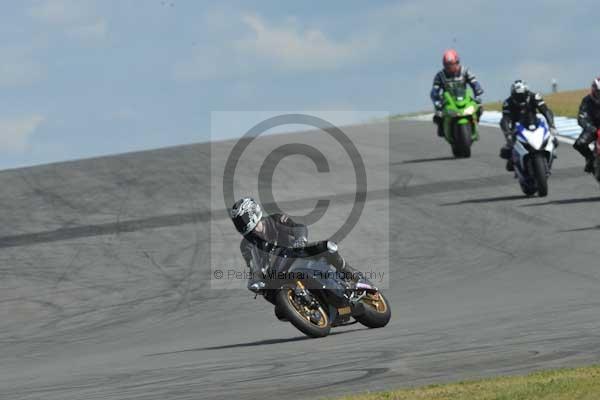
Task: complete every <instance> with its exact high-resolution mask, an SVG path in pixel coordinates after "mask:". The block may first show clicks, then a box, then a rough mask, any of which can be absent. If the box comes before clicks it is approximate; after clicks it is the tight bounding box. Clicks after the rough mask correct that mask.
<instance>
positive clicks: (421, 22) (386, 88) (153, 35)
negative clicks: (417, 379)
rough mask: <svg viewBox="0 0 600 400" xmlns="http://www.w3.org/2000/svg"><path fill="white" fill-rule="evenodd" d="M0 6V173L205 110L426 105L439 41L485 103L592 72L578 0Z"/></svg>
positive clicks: (595, 69) (187, 130) (184, 130)
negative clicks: (475, 81)
mask: <svg viewBox="0 0 600 400" xmlns="http://www.w3.org/2000/svg"><path fill="white" fill-rule="evenodd" d="M5 3H6V4H3V10H2V16H1V17H0V18H1V23H0V168H11V167H16V166H24V165H33V164H40V163H46V162H53V161H61V160H66V159H75V158H83V157H90V156H95V155H105V154H113V153H121V152H126V151H134V150H142V149H151V148H157V147H164V146H171V145H177V144H183V143H194V142H202V141H207V140H210V139H211V129H210V112H211V111H227V110H231V111H253V110H255V111H271V110H303V109H307V110H332V111H334V110H340V111H350V113H347V115H356V116H357V118H358V116H360V117H361V118H364V117H365V116H366V115H369V112H370V111H375V110H383V111H389V112H391V113H397V112H408V111H415V110H422V109H427V108H429V107H430V103H429V99H428V94H429V89H430V85H431V80H432V77H433V74H434V73H435V72H436V71H437V70H438V69H439V68H440V58H441V54H442V52H443V50H444V49H445V48H447V47H456V48H457V50H458V51H459V53H460V54H461V56H462V59H463V63H464V64H465V65H468V66H470V67H471V68H472V70H473V71H474V72H475V73H476V74H477V75H478V77H479V79H480V81H481V83H482V85H483V87H484V89H485V90H486V96H485V99H486V100H497V99H500V98H501V97H504V96H505V95H506V94H507V90H508V86H509V85H510V82H511V81H512V80H514V79H516V78H523V79H526V80H528V81H529V83H530V85H531V86H533V87H534V88H538V89H539V90H542V91H547V90H548V89H549V87H550V79H552V78H557V79H558V82H559V86H560V88H562V89H571V88H581V87H587V86H588V84H589V82H590V81H591V79H592V77H593V76H595V75H596V74H600V66H598V62H597V56H596V54H595V52H594V51H593V48H594V46H595V42H594V40H593V39H594V37H595V36H594V33H596V32H595V31H594V27H595V26H596V21H595V18H594V17H595V13H594V12H593V10H594V8H595V7H594V6H595V4H594V3H592V1H589V0H583V1H578V2H577V3H576V4H575V3H572V2H565V1H562V0H561V1H554V0H544V1H529V2H523V1H513V0H509V1H502V2H500V1H479V0H465V1H456V2H443V4H442V2H439V1H429V0H415V1H412V0H410V1H397V2H391V1H380V2H364V1H361V2H359V1H353V0H350V1H348V0H347V1H331V2H317V1H296V2H281V1H222V2H208V1H206V2H205V1H193V0H186V1H183V0H135V1H134V0H35V1H22V2H16V1H15V2H5ZM344 122H352V120H349V121H344ZM215 136H216V137H217V138H219V137H229V136H231V133H230V132H229V133H228V132H216V133H215V134H214V135H213V136H212V138H215Z"/></svg>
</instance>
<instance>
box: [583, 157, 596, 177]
mask: <svg viewBox="0 0 600 400" xmlns="http://www.w3.org/2000/svg"><path fill="white" fill-rule="evenodd" d="M584 171H585V172H587V173H590V174H593V173H594V159H593V158H588V159H587V161H586V162H585V168H584Z"/></svg>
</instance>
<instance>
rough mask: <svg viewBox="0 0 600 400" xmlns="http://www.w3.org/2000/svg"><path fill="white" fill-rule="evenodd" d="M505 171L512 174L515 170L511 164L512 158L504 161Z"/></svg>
mask: <svg viewBox="0 0 600 400" xmlns="http://www.w3.org/2000/svg"><path fill="white" fill-rule="evenodd" d="M506 170H507V171H509V172H512V171H514V170H515V165H514V163H513V160H512V158H509V159H508V160H506Z"/></svg>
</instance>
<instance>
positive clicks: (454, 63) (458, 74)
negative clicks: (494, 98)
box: [430, 49, 483, 137]
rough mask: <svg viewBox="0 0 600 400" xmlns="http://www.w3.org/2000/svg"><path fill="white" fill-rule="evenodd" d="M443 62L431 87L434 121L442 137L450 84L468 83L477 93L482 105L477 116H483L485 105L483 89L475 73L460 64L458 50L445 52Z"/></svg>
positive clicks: (477, 99) (478, 101)
mask: <svg viewBox="0 0 600 400" xmlns="http://www.w3.org/2000/svg"><path fill="white" fill-rule="evenodd" d="M442 63H443V65H444V69H442V70H441V71H439V72H438V73H437V74H436V75H435V77H434V78H433V86H432V88H431V93H430V97H431V101H432V102H433V107H434V108H435V113H434V115H433V122H434V123H435V124H436V125H437V135H438V136H440V137H443V136H444V132H443V129H442V109H443V108H444V97H443V96H444V91H445V90H446V88H447V86H448V85H449V84H457V83H458V84H461V85H465V87H466V85H467V84H468V85H469V86H471V89H472V90H473V93H474V94H475V101H476V102H477V103H479V105H480V107H479V110H478V114H477V118H478V119H479V118H480V117H481V113H482V112H483V107H481V95H482V94H483V89H482V88H481V85H480V84H479V82H478V81H477V78H476V77H475V75H474V74H473V73H472V72H471V71H470V70H469V69H468V68H466V67H463V66H461V65H460V59H459V57H458V53H457V52H456V50H453V49H450V50H447V51H446V52H445V53H444V56H443V57H442Z"/></svg>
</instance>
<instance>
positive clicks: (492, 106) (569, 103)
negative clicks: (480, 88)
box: [484, 89, 600, 399]
mask: <svg viewBox="0 0 600 400" xmlns="http://www.w3.org/2000/svg"><path fill="white" fill-rule="evenodd" d="M588 92H589V90H588V89H581V90H569V91H566V92H558V93H552V94H546V95H544V99H545V100H546V103H548V106H549V107H550V109H551V110H552V111H553V112H554V115H560V116H561V117H571V118H577V111H578V110H579V104H580V103H581V99H582V98H583V97H584V96H585V95H587V94H588ZM484 109H485V110H496V111H501V110H502V102H499V101H498V102H493V103H487V104H484ZM598 398H599V399H600V394H599V395H598Z"/></svg>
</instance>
